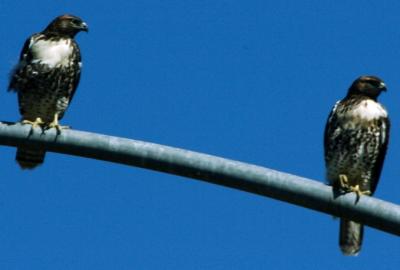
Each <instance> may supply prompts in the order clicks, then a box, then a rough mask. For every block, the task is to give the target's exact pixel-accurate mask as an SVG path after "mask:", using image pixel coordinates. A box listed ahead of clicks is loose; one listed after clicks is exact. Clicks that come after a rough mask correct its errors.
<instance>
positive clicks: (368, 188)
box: [324, 76, 390, 255]
mask: <svg viewBox="0 0 400 270" xmlns="http://www.w3.org/2000/svg"><path fill="white" fill-rule="evenodd" d="M385 90H386V86H385V84H384V83H383V81H382V80H380V79H379V78H377V77H375V76H362V77H360V78H358V79H357V80H355V81H354V83H353V84H352V85H351V87H350V88H349V91H348V94H347V95H346V97H345V98H344V99H343V100H340V101H338V102H337V103H336V105H335V106H334V108H333V110H332V111H331V113H330V115H329V118H328V122H327V124H326V128H325V136H324V148H325V163H326V175H327V179H328V181H329V183H330V184H331V185H333V186H334V188H335V190H336V191H338V192H349V191H354V192H356V193H357V196H360V195H362V194H364V195H373V193H374V192H375V190H376V187H377V184H378V181H379V177H380V174H381V171H382V166H383V161H384V158H385V154H386V149H387V145H388V141H389V129H390V122H389V118H388V113H387V111H386V109H385V108H384V107H383V106H382V105H381V104H379V103H378V102H377V98H378V96H379V94H380V93H381V92H382V91H385ZM362 239H363V225H362V224H359V223H357V222H354V221H351V220H346V219H341V222H340V234H339V244H340V247H341V250H342V252H343V253H344V254H345V255H357V254H358V252H359V251H360V249H361V244H362Z"/></svg>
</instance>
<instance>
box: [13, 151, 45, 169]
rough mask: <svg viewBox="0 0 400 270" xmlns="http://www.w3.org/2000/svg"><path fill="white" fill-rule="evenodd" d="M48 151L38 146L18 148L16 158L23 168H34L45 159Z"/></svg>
mask: <svg viewBox="0 0 400 270" xmlns="http://www.w3.org/2000/svg"><path fill="white" fill-rule="evenodd" d="M45 155H46V152H45V151H43V150H41V149H37V148H18V149H17V154H16V157H15V160H16V161H17V162H18V164H19V166H20V167H21V169H34V168H36V167H37V166H39V165H41V164H42V163H43V161H44V157H45Z"/></svg>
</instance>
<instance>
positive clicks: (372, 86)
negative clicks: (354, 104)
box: [348, 76, 386, 99]
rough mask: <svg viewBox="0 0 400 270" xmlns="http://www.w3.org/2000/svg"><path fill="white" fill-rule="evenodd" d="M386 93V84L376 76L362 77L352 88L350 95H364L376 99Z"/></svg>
mask: <svg viewBox="0 0 400 270" xmlns="http://www.w3.org/2000/svg"><path fill="white" fill-rule="evenodd" d="M382 91H386V85H385V83H384V82H383V81H382V80H381V79H379V78H378V77H376V76H361V77H359V78H358V79H357V80H355V81H354V82H353V84H352V85H351V86H350V89H349V93H348V95H349V96H350V95H363V96H368V97H370V98H373V99H376V98H377V97H378V96H379V94H380V93H381V92H382Z"/></svg>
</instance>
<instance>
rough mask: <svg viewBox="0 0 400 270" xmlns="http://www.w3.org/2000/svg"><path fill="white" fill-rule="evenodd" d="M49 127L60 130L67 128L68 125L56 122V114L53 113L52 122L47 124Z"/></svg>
mask: <svg viewBox="0 0 400 270" xmlns="http://www.w3.org/2000/svg"><path fill="white" fill-rule="evenodd" d="M48 127H49V128H55V129H57V131H58V132H61V130H62V129H69V126H61V125H60V124H59V123H58V114H57V113H56V114H54V119H53V122H51V123H50V124H49V125H48Z"/></svg>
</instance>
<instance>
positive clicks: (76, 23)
mask: <svg viewBox="0 0 400 270" xmlns="http://www.w3.org/2000/svg"><path fill="white" fill-rule="evenodd" d="M72 23H73V24H75V25H79V24H80V23H81V22H80V21H79V20H78V19H72Z"/></svg>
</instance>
